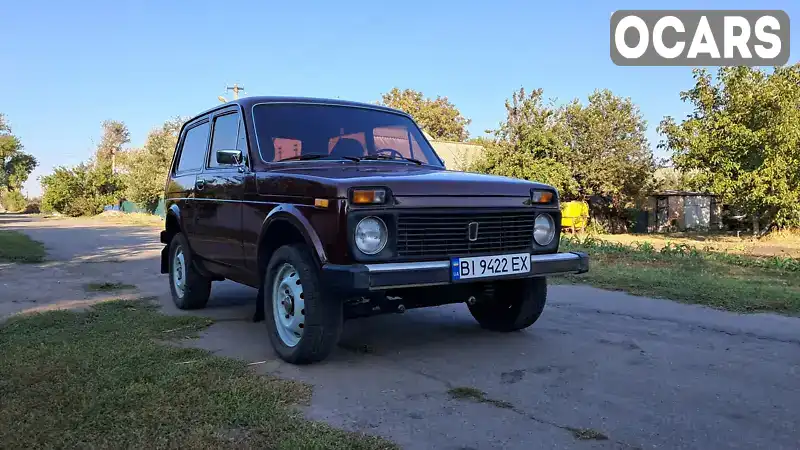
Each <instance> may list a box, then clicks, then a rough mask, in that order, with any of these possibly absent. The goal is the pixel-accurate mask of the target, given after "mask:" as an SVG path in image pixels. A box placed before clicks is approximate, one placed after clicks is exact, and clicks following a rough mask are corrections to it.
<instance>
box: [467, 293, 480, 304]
mask: <svg viewBox="0 0 800 450" xmlns="http://www.w3.org/2000/svg"><path fill="white" fill-rule="evenodd" d="M475 303H478V299H477V298H475V296H474V295H470V296H469V298H468V299H467V304H468V305H469V306H474V305H475Z"/></svg>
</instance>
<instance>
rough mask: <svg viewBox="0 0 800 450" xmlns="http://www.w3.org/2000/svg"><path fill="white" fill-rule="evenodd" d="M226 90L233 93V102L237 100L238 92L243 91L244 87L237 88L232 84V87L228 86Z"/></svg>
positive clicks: (236, 85) (237, 86)
mask: <svg viewBox="0 0 800 450" xmlns="http://www.w3.org/2000/svg"><path fill="white" fill-rule="evenodd" d="M227 90H229V91H233V99H234V100H238V99H239V91H243V90H244V87H243V86H239V85H238V84H236V83H233V87H230V86H228V88H227Z"/></svg>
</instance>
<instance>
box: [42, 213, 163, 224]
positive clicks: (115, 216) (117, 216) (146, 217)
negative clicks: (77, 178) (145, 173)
mask: <svg viewBox="0 0 800 450" xmlns="http://www.w3.org/2000/svg"><path fill="white" fill-rule="evenodd" d="M46 217H47V218H48V219H49V220H78V221H90V222H94V223H98V222H100V223H107V224H113V225H135V226H146V227H151V228H161V227H163V226H164V218H163V217H161V216H157V215H154V214H145V213H122V212H118V211H107V212H103V213H101V214H98V215H96V216H80V217H69V216H46Z"/></svg>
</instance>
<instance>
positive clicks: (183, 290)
mask: <svg viewBox="0 0 800 450" xmlns="http://www.w3.org/2000/svg"><path fill="white" fill-rule="evenodd" d="M178 274H180V275H178ZM169 290H170V292H172V301H173V302H175V306H177V307H178V309H201V308H205V307H206V304H207V303H208V297H209V296H210V295H211V279H210V278H206V277H204V276H203V275H202V274H201V273H200V272H198V271H197V268H195V266H194V264H192V252H191V250H190V249H189V243H188V242H187V241H186V237H185V236H184V235H183V233H177V234H175V236H173V237H172V241H171V242H170V243H169Z"/></svg>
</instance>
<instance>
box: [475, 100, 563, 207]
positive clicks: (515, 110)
mask: <svg viewBox="0 0 800 450" xmlns="http://www.w3.org/2000/svg"><path fill="white" fill-rule="evenodd" d="M564 131H565V129H564V127H563V125H562V123H561V121H560V117H559V112H558V110H557V109H555V108H554V107H553V106H552V105H550V106H545V105H544V104H543V102H542V90H541V89H536V90H534V91H532V92H530V93H526V92H525V89H522V88H521V89H520V90H519V91H515V92H514V93H513V94H512V96H511V99H509V100H506V120H505V121H503V122H501V123H500V126H499V128H498V129H497V130H493V131H492V133H493V134H494V139H477V140H474V141H475V142H476V143H479V144H480V145H482V146H483V147H484V153H483V155H482V156H481V157H480V158H478V159H476V160H475V161H474V162H473V163H472V164H471V165H470V167H469V169H468V170H470V171H472V172H479V173H488V174H493V175H502V176H507V177H514V178H521V179H525V180H530V181H537V182H540V183H546V184H549V185H552V186H553V187H555V188H556V189H558V192H559V194H560V195H561V197H562V198H565V199H572V198H575V197H576V196H577V195H578V184H577V183H576V182H575V179H574V177H573V176H572V171H571V169H570V168H569V167H568V166H567V165H566V164H564V160H565V156H566V150H567V148H566V145H565V143H564V141H565V134H564Z"/></svg>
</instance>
